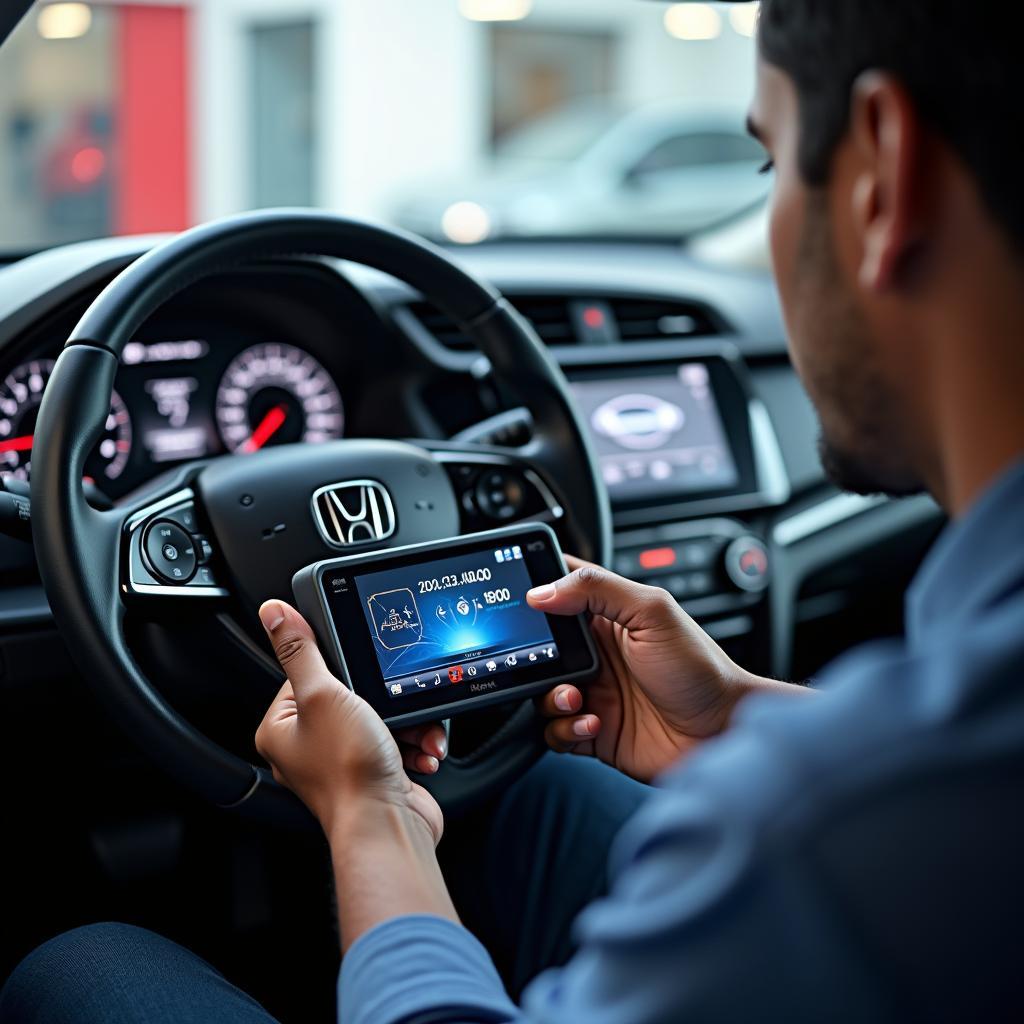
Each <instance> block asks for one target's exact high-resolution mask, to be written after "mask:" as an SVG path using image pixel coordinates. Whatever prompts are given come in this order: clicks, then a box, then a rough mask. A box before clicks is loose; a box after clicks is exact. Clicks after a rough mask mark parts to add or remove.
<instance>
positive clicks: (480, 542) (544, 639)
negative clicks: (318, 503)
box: [293, 526, 597, 724]
mask: <svg viewBox="0 0 1024 1024" xmlns="http://www.w3.org/2000/svg"><path fill="white" fill-rule="evenodd" d="M565 571H566V569H565V565H564V562H563V561H562V557H561V553H560V551H559V549H558V542H557V540H556V538H555V535H554V534H553V533H552V532H551V530H549V529H548V528H547V527H544V526H520V527H512V528H509V529H506V530H495V531H491V532H489V533H480V534H474V535H472V536H469V537H463V538H458V539H455V540H450V541H444V542H441V543H438V544H418V545H415V546H412V547H408V548H395V549H391V550H390V551H384V552H374V553H372V554H366V555H355V556H352V557H349V558H337V559H332V560H330V561H327V562H318V563H317V564H316V565H313V566H309V567H308V568H306V569H303V570H302V571H301V572H299V573H297V574H296V576H295V579H294V580H293V589H294V591H295V596H296V601H297V603H298V605H299V609H300V610H301V611H302V612H303V614H304V615H305V616H306V617H307V618H308V619H309V621H310V622H311V623H312V625H313V627H314V630H315V631H316V633H317V636H318V639H319V640H320V643H321V647H322V648H323V649H324V651H325V653H326V654H327V656H328V658H329V660H330V661H332V662H333V665H332V667H333V668H334V669H335V671H336V672H337V673H338V674H339V676H340V677H341V678H342V679H344V680H345V681H346V682H347V683H348V684H349V685H350V686H351V687H353V689H355V690H356V692H357V693H359V694H360V696H362V697H364V698H365V699H367V700H368V701H369V702H370V703H371V704H372V705H373V706H374V707H375V708H376V709H377V710H378V711H379V712H380V714H381V716H382V717H383V718H384V719H385V721H387V722H389V724H407V723H410V722H414V721H423V720H426V719H429V718H434V717H437V716H438V715H439V714H440V715H443V716H444V717H449V716H451V715H452V714H454V713H455V712H456V711H457V710H461V709H462V708H464V707H477V706H480V705H482V704H487V703H494V702H496V701H499V700H510V699H513V698H519V697H524V696H528V695H529V694H531V693H536V692H541V691H543V690H546V689H547V688H549V687H550V686H552V685H554V684H555V683H556V682H560V681H563V680H565V679H576V680H581V679H582V678H584V677H586V676H587V675H589V674H592V673H593V671H594V670H595V669H596V666H597V659H596V654H595V652H594V648H593V642H592V640H591V638H590V634H589V631H588V629H587V627H586V625H585V623H584V622H583V621H582V619H579V618H573V617H569V618H564V617H555V616H550V617H549V616H547V615H544V614H543V613H542V612H539V611H536V610H535V609H533V608H531V607H530V606H529V605H528V604H527V603H526V592H527V591H528V590H529V589H530V588H531V587H534V586H537V585H538V584H541V583H547V582H550V581H551V580H553V579H556V578H558V577H559V576H561V575H563V574H564V573H565Z"/></svg>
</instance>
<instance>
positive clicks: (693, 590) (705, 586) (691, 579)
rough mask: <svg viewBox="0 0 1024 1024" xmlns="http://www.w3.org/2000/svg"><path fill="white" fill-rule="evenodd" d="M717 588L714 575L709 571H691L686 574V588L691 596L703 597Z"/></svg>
mask: <svg viewBox="0 0 1024 1024" xmlns="http://www.w3.org/2000/svg"><path fill="white" fill-rule="evenodd" d="M714 588H715V581H714V577H713V576H712V575H711V573H709V572H691V573H687V574H686V589H687V591H688V593H689V594H690V596H691V597H702V596H703V595H705V594H710V593H711V591H712V590H714Z"/></svg>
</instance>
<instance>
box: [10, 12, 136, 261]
mask: <svg viewBox="0 0 1024 1024" xmlns="http://www.w3.org/2000/svg"><path fill="white" fill-rule="evenodd" d="M116 22H117V11H116V10H115V9H113V8H98V9H92V8H89V7H86V6H85V5H83V4H78V5H71V4H61V5H59V6H56V7H49V8H43V9H42V10H41V11H39V12H35V16H33V13H30V14H29V15H28V17H26V19H25V20H24V21H23V22H22V24H21V26H20V27H19V28H18V30H17V31H16V32H15V34H14V35H12V36H11V38H10V39H9V40H8V42H7V44H6V45H5V46H4V48H3V60H2V61H0V124H2V126H3V139H2V150H0V152H2V155H3V158H2V160H0V222H2V223H3V225H4V228H3V234H4V236H5V237H6V238H25V239H29V240H31V242H32V243H39V242H41V243H43V244H46V243H55V242H65V241H73V240H75V239H79V238H90V237H93V236H96V235H106V234H109V233H110V231H111V229H112V224H113V209H112V201H113V194H114V189H113V187H112V179H113V176H114V164H115V159H116V153H115V146H116V141H117V140H116V137H115V129H114V105H115V96H116V72H115V67H114V53H115V47H116V42H117V36H116V27H117V26H116Z"/></svg>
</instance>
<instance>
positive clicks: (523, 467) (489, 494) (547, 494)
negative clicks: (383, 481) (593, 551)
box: [417, 441, 566, 533]
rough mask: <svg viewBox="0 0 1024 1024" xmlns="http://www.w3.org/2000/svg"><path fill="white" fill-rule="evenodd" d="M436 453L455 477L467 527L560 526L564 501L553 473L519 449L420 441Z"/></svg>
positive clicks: (470, 530)
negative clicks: (554, 486)
mask: <svg viewBox="0 0 1024 1024" xmlns="http://www.w3.org/2000/svg"><path fill="white" fill-rule="evenodd" d="M417 443H418V444H420V445H421V446H422V447H424V448H426V449H427V450H428V451H430V453H431V454H432V455H433V457H434V460H435V461H436V462H439V463H440V464H441V465H442V466H443V467H444V470H445V472H446V473H447V474H448V477H449V479H450V480H451V484H452V488H453V489H454V491H455V494H456V499H457V501H458V505H459V514H460V517H461V524H462V528H463V532H464V533H475V532H478V531H480V530H493V529H495V528H496V527H499V526H508V525H510V524H512V523H520V522H539V523H547V524H549V525H550V526H554V527H556V528H557V527H559V526H560V525H561V524H562V523H563V521H564V520H565V518H566V513H565V506H564V504H563V503H562V501H561V500H560V499H559V497H558V495H557V494H556V492H555V490H554V488H553V486H552V485H551V483H550V482H549V477H548V475H547V474H546V473H544V472H542V471H541V470H540V469H539V468H538V467H537V466H535V465H534V464H533V463H532V462H531V461H530V460H528V459H526V458H523V457H522V456H521V455H520V454H519V450H515V449H511V450H510V449H502V448H498V447H494V446H490V445H487V446H484V445H474V444H468V443H465V442H432V441H420V442H417Z"/></svg>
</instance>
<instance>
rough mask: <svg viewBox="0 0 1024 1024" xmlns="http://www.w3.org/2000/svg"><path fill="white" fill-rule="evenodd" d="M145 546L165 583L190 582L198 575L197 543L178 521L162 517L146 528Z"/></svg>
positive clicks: (147, 554)
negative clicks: (174, 521) (196, 572)
mask: <svg viewBox="0 0 1024 1024" xmlns="http://www.w3.org/2000/svg"><path fill="white" fill-rule="evenodd" d="M142 547H143V550H144V551H145V553H146V560H147V561H148V562H149V565H150V568H151V569H152V570H153V572H154V573H155V574H156V576H157V577H158V578H159V579H161V580H163V581H164V582H165V583H187V582H188V581H189V580H190V579H192V577H193V576H194V575H195V571H196V565H197V564H198V561H199V559H198V558H197V556H196V546H195V543H194V541H193V540H192V538H191V537H190V536H189V535H188V534H187V533H186V532H185V531H184V530H183V529H182V528H181V527H180V526H179V525H178V524H177V523H173V522H171V521H170V520H169V519H158V520H157V521H156V522H155V523H153V524H152V525H150V526H149V527H148V528H147V529H146V536H145V537H144V538H143V541H142Z"/></svg>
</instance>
